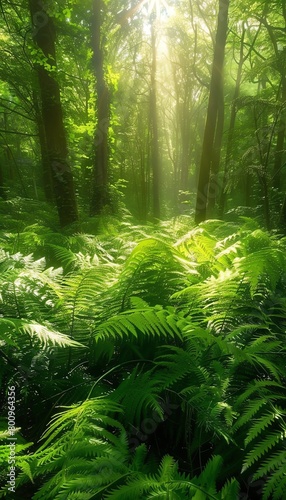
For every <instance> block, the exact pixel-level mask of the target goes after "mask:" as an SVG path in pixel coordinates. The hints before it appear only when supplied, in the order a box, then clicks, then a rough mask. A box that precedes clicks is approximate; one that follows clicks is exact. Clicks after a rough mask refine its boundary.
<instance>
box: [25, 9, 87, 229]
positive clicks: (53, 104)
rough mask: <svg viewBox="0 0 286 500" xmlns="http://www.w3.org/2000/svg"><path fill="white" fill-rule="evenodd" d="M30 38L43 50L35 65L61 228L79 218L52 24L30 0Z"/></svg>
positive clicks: (43, 12)
mask: <svg viewBox="0 0 286 500" xmlns="http://www.w3.org/2000/svg"><path fill="white" fill-rule="evenodd" d="M29 8H30V14H31V17H32V24H33V29H34V32H33V38H34V40H35V42H36V44H37V46H38V47H39V49H40V50H41V51H42V53H43V56H44V58H43V61H39V62H37V64H36V71H37V74H38V80H39V92H40V99H41V107H42V110H41V111H42V118H43V125H44V131H45V138H46V146H47V154H48V160H49V166H50V175H51V178H52V184H53V191H54V195H55V201H56V206H57V210H58V215H59V220H60V225H61V227H64V226H66V225H68V224H71V223H73V222H75V221H77V219H78V214H77V203H76V197H75V190H74V183H73V176H72V172H71V168H70V165H69V163H68V148H67V140H66V132H65V128H64V123H63V111H62V105H61V97H60V88H59V84H58V82H57V79H56V50H55V27H54V23H53V20H52V19H51V17H50V16H49V15H48V12H47V11H46V10H45V5H44V3H43V2H38V0H29Z"/></svg>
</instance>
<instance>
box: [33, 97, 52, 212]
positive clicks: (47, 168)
mask: <svg viewBox="0 0 286 500" xmlns="http://www.w3.org/2000/svg"><path fill="white" fill-rule="evenodd" d="M33 105H34V109H35V117H36V123H37V128H38V134H39V141H40V153H41V164H42V180H43V189H44V193H45V198H46V201H48V202H51V201H54V193H53V181H52V172H51V165H50V160H49V152H48V148H47V141H46V134H45V126H44V122H43V117H42V113H41V109H40V106H39V102H38V96H37V94H36V92H35V91H33Z"/></svg>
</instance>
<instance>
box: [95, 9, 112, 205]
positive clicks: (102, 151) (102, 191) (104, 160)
mask: <svg viewBox="0 0 286 500" xmlns="http://www.w3.org/2000/svg"><path fill="white" fill-rule="evenodd" d="M103 7H104V5H103V2H102V0H93V10H92V50H93V69H94V75H95V78H96V96H97V126H96V131H95V139H94V165H93V186H92V196H91V206H90V213H91V215H96V214H100V213H101V212H102V210H103V208H104V207H105V206H106V205H110V195H109V189H108V184H109V144H108V130H109V121H110V97H109V89H108V85H107V83H106V80H105V74H104V56H103V49H102V44H101V25H102V19H101V17H102V9H103Z"/></svg>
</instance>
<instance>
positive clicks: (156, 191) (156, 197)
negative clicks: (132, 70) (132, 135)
mask: <svg viewBox="0 0 286 500" xmlns="http://www.w3.org/2000/svg"><path fill="white" fill-rule="evenodd" d="M155 22H156V20H155V21H152V25H151V44H152V67H151V89H150V118H151V130H152V146H151V148H152V154H151V165H152V174H153V216H154V218H155V219H159V218H160V180H161V175H160V155H159V135H158V117H157V85H156V75H157V51H156V33H155V29H156V28H155V26H154V23H155Z"/></svg>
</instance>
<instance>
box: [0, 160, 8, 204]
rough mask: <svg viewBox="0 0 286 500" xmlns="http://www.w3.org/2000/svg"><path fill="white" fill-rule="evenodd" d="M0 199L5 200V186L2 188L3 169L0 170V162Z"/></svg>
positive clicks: (0, 167) (0, 164) (0, 166)
mask: <svg viewBox="0 0 286 500" xmlns="http://www.w3.org/2000/svg"><path fill="white" fill-rule="evenodd" d="M0 198H2V200H6V199H7V195H6V191H5V186H4V176H3V168H2V163H1V161H0Z"/></svg>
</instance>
